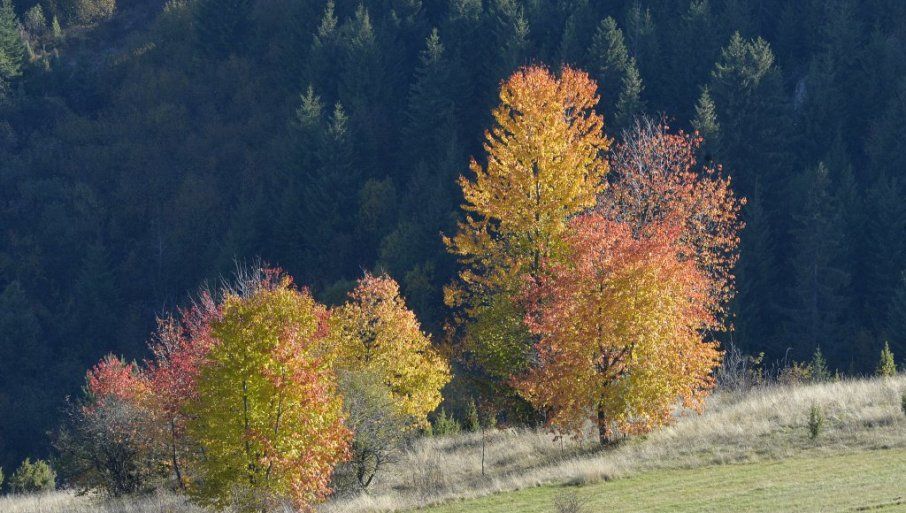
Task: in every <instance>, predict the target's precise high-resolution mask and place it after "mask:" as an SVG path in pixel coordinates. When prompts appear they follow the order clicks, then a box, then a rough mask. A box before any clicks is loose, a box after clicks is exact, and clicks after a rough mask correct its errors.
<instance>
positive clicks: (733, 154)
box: [709, 33, 791, 204]
mask: <svg viewBox="0 0 906 513" xmlns="http://www.w3.org/2000/svg"><path fill="white" fill-rule="evenodd" d="M709 92H710V94H711V97H712V98H713V99H714V104H715V106H716V107H717V117H718V119H720V122H721V137H720V145H719V147H718V152H717V154H718V155H717V157H718V160H719V161H720V162H721V163H722V164H724V165H725V166H726V167H727V168H728V169H732V170H733V180H734V183H735V184H736V185H737V186H738V188H739V191H740V192H741V193H742V194H743V195H748V194H749V193H750V192H751V190H752V187H753V185H754V183H755V182H756V181H758V182H760V183H761V185H762V187H764V191H765V201H766V203H769V204H775V200H776V199H777V196H776V195H777V194H778V193H779V191H780V190H781V186H782V184H780V183H779V182H780V181H781V179H783V178H785V177H786V176H787V169H788V168H789V161H790V160H791V159H790V158H789V156H788V152H787V148H788V146H787V144H788V143H789V141H790V135H791V134H790V129H789V127H790V117H789V111H788V109H787V105H786V102H785V100H784V94H783V87H782V82H781V78H780V72H779V70H778V68H777V67H776V66H775V64H774V54H773V52H772V51H771V47H770V45H768V43H767V42H766V41H764V40H763V39H761V38H758V39H755V40H749V41H747V40H744V39H743V38H742V36H740V35H739V33H736V34H734V35H733V37H732V38H730V43H729V44H728V45H727V46H726V47H725V48H724V49H723V50H722V51H721V56H720V59H719V60H718V61H717V63H716V64H715V66H714V70H713V71H712V72H711V83H710V86H709Z"/></svg>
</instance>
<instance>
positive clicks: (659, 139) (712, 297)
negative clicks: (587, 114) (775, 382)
mask: <svg viewBox="0 0 906 513" xmlns="http://www.w3.org/2000/svg"><path fill="white" fill-rule="evenodd" d="M701 144H702V139H701V138H700V137H698V136H697V135H695V134H686V133H684V132H671V131H670V128H669V127H668V126H667V125H666V124H665V123H664V122H655V121H652V120H650V119H642V120H640V121H639V122H637V123H636V124H635V126H634V128H633V129H632V130H631V131H629V132H628V133H627V134H626V137H625V140H624V141H623V142H622V143H621V144H620V145H619V146H618V147H617V148H616V151H615V152H614V155H613V158H612V163H611V167H612V170H613V172H612V174H611V185H610V187H608V188H607V189H606V190H605V191H604V192H603V194H601V196H600V198H599V206H598V209H599V211H600V212H601V213H602V214H603V215H604V216H605V217H607V218H608V219H611V220H614V221H621V222H626V223H628V224H629V225H630V226H631V227H632V228H633V231H634V233H642V232H644V231H645V230H646V229H647V227H648V226H649V225H653V224H654V225H656V224H657V223H662V222H665V220H667V219H675V220H676V221H677V222H678V223H679V224H680V226H681V230H680V233H679V236H678V237H679V239H678V241H677V244H676V245H675V247H674V250H675V251H676V252H677V257H678V258H679V259H680V260H692V261H693V262H694V263H695V265H696V267H697V268H698V270H699V271H701V272H702V273H703V275H704V276H705V277H707V278H708V279H707V280H706V281H705V282H704V284H705V285H706V287H707V291H708V295H709V302H708V304H709V305H710V307H712V308H714V312H713V313H714V314H715V315H714V321H715V323H714V324H712V325H709V326H707V327H708V328H722V327H725V324H724V323H722V322H720V321H724V320H726V316H725V315H724V314H725V313H726V309H727V306H728V303H729V301H730V299H732V298H733V295H734V293H735V287H734V275H733V268H734V266H735V264H736V262H737V260H738V258H739V251H738V246H739V232H740V230H741V229H742V227H743V223H742V221H741V220H740V218H739V211H740V208H741V206H742V205H743V204H744V203H745V201H744V200H740V199H738V198H737V197H736V196H735V194H734V192H733V190H732V188H731V181H730V178H728V177H724V176H722V174H721V169H720V167H713V166H711V165H700V164H699V163H698V160H697V156H696V155H697V151H698V149H699V148H700V146H701Z"/></svg>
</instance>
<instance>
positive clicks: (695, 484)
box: [422, 449, 906, 513]
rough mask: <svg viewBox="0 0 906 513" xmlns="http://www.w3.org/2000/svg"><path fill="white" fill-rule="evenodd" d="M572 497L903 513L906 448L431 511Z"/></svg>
mask: <svg viewBox="0 0 906 513" xmlns="http://www.w3.org/2000/svg"><path fill="white" fill-rule="evenodd" d="M564 491H574V492H575V493H576V494H577V495H578V496H579V497H580V498H582V499H583V500H584V501H585V505H586V507H585V511H587V512H588V513H598V512H608V513H617V512H633V513H635V512H672V513H680V512H696V513H701V512H727V511H733V512H752V513H754V512H778V511H782V512H832V511H834V512H835V511H871V512H883V513H889V512H893V511H903V512H906V450H903V449H891V450H875V451H864V452H858V453H853V454H845V455H836V456H822V455H815V456H812V457H802V456H800V457H796V458H793V459H788V460H783V461H774V462H759V463H747V464H738V465H721V466H715V467H704V468H697V469H688V470H657V471H651V472H645V473H641V474H638V475H635V476H632V477H628V478H625V479H617V480H614V481H608V482H604V483H599V484H593V485H587V486H581V487H566V486H544V487H538V488H530V489H525V490H521V491H517V492H510V493H502V494H498V495H492V496H490V497H485V498H481V499H474V500H467V501H458V502H452V503H447V504H444V505H441V506H436V507H433V508H427V509H426V510H422V511H427V512H428V513H454V512H456V513H533V512H537V513H542V512H544V513H554V508H553V502H554V498H555V497H557V495H558V494H560V493H563V492H564Z"/></svg>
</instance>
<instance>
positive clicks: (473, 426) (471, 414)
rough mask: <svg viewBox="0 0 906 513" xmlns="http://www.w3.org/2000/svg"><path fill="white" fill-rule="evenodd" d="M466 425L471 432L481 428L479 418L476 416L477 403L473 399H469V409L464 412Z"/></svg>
mask: <svg viewBox="0 0 906 513" xmlns="http://www.w3.org/2000/svg"><path fill="white" fill-rule="evenodd" d="M466 425H467V426H468V427H469V431H472V432H473V433H474V432H476V431H480V430H481V419H480V418H479V417H478V405H476V404H475V399H470V400H469V410H468V411H467V412H466Z"/></svg>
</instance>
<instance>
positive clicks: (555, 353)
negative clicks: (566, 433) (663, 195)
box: [514, 212, 720, 444]
mask: <svg viewBox="0 0 906 513" xmlns="http://www.w3.org/2000/svg"><path fill="white" fill-rule="evenodd" d="M571 227H572V231H571V232H570V233H569V235H568V237H567V241H568V243H569V245H570V247H571V248H572V256H571V259H570V260H569V261H566V262H561V261H556V260H551V259H547V260H545V261H544V266H545V271H546V272H545V273H543V274H541V275H540V276H539V277H538V278H536V279H534V280H533V281H532V284H531V286H530V287H528V289H527V290H526V292H525V294H524V300H525V302H526V304H527V312H528V315H527V318H526V322H527V324H528V326H529V328H530V329H531V331H532V333H533V334H535V335H537V336H538V337H539V340H538V342H537V343H536V344H535V346H534V349H535V354H536V361H535V363H534V364H533V366H532V367H531V369H530V370H529V371H528V372H527V373H525V374H524V375H522V376H520V377H518V378H517V379H515V380H514V383H515V386H516V387H517V389H518V390H519V391H520V393H522V394H524V396H525V397H526V398H527V399H528V400H529V401H530V402H531V403H532V404H533V405H534V406H535V407H536V408H539V409H541V410H542V411H545V412H547V414H548V420H549V423H550V424H551V425H552V426H553V427H555V428H557V429H559V430H576V431H578V430H579V429H581V428H582V426H583V425H584V424H585V422H586V421H587V420H588V419H589V418H591V419H592V420H593V421H594V422H595V423H596V425H597V426H598V430H599V436H600V440H601V443H602V444H604V443H607V442H608V441H609V440H611V439H612V436H613V433H614V429H615V428H616V429H618V430H619V431H620V432H622V433H636V432H645V431H648V430H650V429H652V428H653V427H656V426H658V425H661V424H664V423H666V422H668V421H669V419H670V418H671V412H672V410H673V408H674V406H675V403H676V401H677V400H681V401H682V402H683V404H684V405H685V406H688V407H700V406H701V404H702V399H703V397H704V395H705V394H706V392H707V391H708V390H709V389H711V388H712V387H713V384H714V382H713V378H712V376H711V372H712V371H713V370H714V369H715V368H716V367H717V366H718V365H719V362H720V353H719V351H718V350H717V345H716V344H715V343H712V342H707V341H705V340H704V339H703V336H702V330H703V329H704V328H706V327H708V326H711V325H713V324H714V323H715V319H714V311H715V309H714V307H713V303H714V301H715V298H714V297H713V296H712V295H711V294H710V293H709V290H708V277H707V276H706V274H705V273H704V272H703V271H702V270H700V269H699V268H698V266H697V265H696V263H695V261H694V260H692V259H684V258H681V257H680V255H679V254H678V253H677V250H676V248H677V247H680V246H681V245H682V233H683V226H682V219H680V218H678V217H677V216H676V215H670V216H668V217H666V218H665V219H663V220H662V221H655V222H652V223H650V224H647V225H645V226H644V227H642V228H641V229H637V228H636V227H635V226H633V224H631V223H630V222H625V221H618V220H612V219H608V218H607V217H606V216H604V215H602V214H601V213H600V212H595V213H589V214H584V215H581V216H579V217H577V218H575V219H574V220H573V221H572V222H571Z"/></svg>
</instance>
